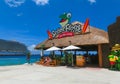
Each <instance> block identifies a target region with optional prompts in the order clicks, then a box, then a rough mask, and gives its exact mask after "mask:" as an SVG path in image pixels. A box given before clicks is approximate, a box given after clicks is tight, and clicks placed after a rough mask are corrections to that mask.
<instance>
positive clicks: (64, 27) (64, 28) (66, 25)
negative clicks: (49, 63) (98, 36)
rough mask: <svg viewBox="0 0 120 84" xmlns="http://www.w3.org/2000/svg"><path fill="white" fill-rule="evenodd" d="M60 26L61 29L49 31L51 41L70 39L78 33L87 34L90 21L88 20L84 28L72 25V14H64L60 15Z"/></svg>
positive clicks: (79, 25)
mask: <svg viewBox="0 0 120 84" xmlns="http://www.w3.org/2000/svg"><path fill="white" fill-rule="evenodd" d="M60 18H61V20H60V22H59V23H60V25H61V28H58V29H56V30H53V31H52V32H50V31H47V33H48V36H49V39H54V38H59V39H60V38H63V37H69V36H74V35H75V34H76V33H77V34H78V33H80V32H82V33H85V32H86V29H87V27H88V25H89V19H86V22H85V24H84V26H83V28H82V25H81V24H79V23H77V24H70V19H71V13H64V14H62V15H60Z"/></svg>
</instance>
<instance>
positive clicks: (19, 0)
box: [5, 0, 25, 7]
mask: <svg viewBox="0 0 120 84" xmlns="http://www.w3.org/2000/svg"><path fill="white" fill-rule="evenodd" d="M24 2H25V0H5V3H6V4H7V5H9V6H10V7H18V6H21V4H23V3H24Z"/></svg>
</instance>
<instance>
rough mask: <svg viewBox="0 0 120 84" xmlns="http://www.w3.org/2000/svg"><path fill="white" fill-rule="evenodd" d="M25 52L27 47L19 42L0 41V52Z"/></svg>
mask: <svg viewBox="0 0 120 84" xmlns="http://www.w3.org/2000/svg"><path fill="white" fill-rule="evenodd" d="M2 51H5V52H26V51H28V50H27V47H26V46H25V45H24V44H22V43H19V42H16V41H8V40H3V39H0V52H2Z"/></svg>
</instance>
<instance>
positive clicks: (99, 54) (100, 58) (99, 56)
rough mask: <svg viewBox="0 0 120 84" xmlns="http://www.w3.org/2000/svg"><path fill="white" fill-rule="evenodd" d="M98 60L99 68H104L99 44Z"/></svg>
mask: <svg viewBox="0 0 120 84" xmlns="http://www.w3.org/2000/svg"><path fill="white" fill-rule="evenodd" d="M98 59H99V67H102V66H103V61H102V49H101V44H98Z"/></svg>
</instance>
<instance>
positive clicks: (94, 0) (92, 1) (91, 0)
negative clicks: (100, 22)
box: [88, 0, 96, 4]
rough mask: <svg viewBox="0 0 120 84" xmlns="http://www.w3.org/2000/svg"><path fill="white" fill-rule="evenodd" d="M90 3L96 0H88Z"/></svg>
mask: <svg viewBox="0 0 120 84" xmlns="http://www.w3.org/2000/svg"><path fill="white" fill-rule="evenodd" d="M88 1H89V2H90V3H91V4H93V3H96V0H88Z"/></svg>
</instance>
